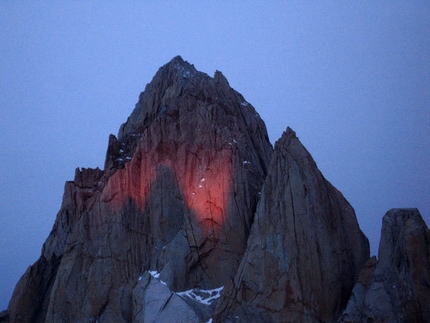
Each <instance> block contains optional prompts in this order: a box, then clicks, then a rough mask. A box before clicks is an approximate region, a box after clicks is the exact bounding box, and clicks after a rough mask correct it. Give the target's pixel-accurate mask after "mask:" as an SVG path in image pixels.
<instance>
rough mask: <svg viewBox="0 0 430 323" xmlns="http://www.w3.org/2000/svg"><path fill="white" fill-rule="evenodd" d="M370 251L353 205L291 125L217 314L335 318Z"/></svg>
mask: <svg viewBox="0 0 430 323" xmlns="http://www.w3.org/2000/svg"><path fill="white" fill-rule="evenodd" d="M368 258H369V244H368V240H367V238H366V237H365V236H364V234H363V233H362V232H361V230H360V228H359V226H358V223H357V220H356V216H355V212H354V210H353V208H352V207H351V205H350V204H349V203H348V202H347V201H346V199H345V198H344V197H343V196H342V194H341V193H340V192H339V191H338V190H336V189H335V188H334V187H333V186H332V185H331V184H330V183H329V182H328V181H327V180H325V179H324V177H323V176H322V174H321V173H320V171H319V170H318V169H317V166H316V164H315V162H314V160H313V159H312V157H311V155H310V154H309V153H308V151H307V150H306V149H305V148H304V147H303V146H302V144H301V143H300V141H299V140H298V139H297V137H296V135H295V133H294V132H293V131H292V130H291V129H289V128H288V129H287V131H286V132H285V133H284V134H283V136H282V138H281V139H280V140H279V141H278V142H277V143H276V145H275V150H274V152H273V155H272V160H271V164H270V167H269V172H268V175H267V178H266V181H265V183H264V186H263V191H262V197H261V200H260V202H259V204H258V207H257V212H256V216H255V220H254V224H253V227H252V231H251V235H250V237H249V241H248V246H247V250H246V252H245V255H244V257H243V260H242V262H241V265H240V267H239V269H238V273H237V275H236V277H235V279H234V280H233V281H231V283H230V284H229V285H228V287H227V288H226V290H225V292H224V296H223V297H222V299H221V301H220V303H219V304H218V307H217V313H216V320H215V321H217V322H333V321H335V319H336V318H337V317H338V316H339V315H340V314H341V311H342V310H343V309H344V307H345V305H346V302H347V300H348V297H349V294H350V292H351V290H352V288H353V285H354V283H355V281H356V279H357V277H358V273H359V270H360V269H361V267H362V265H363V264H364V262H365V261H366V260H367V259H368Z"/></svg>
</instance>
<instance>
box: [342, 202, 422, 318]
mask: <svg viewBox="0 0 430 323" xmlns="http://www.w3.org/2000/svg"><path fill="white" fill-rule="evenodd" d="M378 257H379V261H377V260H376V258H372V259H371V260H369V261H368V262H367V264H366V266H364V268H363V270H362V271H361V273H360V279H359V280H358V282H357V284H356V286H355V287H354V290H353V292H352V295H351V299H350V300H349V302H348V307H347V308H346V310H345V312H344V314H343V316H342V319H341V321H342V322H390V323H391V322H430V231H429V229H428V228H427V225H426V224H425V222H424V221H423V219H422V217H421V215H420V213H419V211H418V210H417V209H392V210H390V211H388V212H387V214H385V216H384V217H383V220H382V230H381V241H380V245H379V254H378Z"/></svg>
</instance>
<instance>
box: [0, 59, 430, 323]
mask: <svg viewBox="0 0 430 323" xmlns="http://www.w3.org/2000/svg"><path fill="white" fill-rule="evenodd" d="M425 232H427V231H425ZM426 234H427V233H426ZM427 236H428V234H427V235H426V237H427ZM397 237H398V235H394V238H392V239H391V240H387V241H388V242H387V243H385V244H384V245H397V240H396V239H397ZM413 237H414V233H411V238H410V239H412V240H413V239H414V238H413ZM420 239H421V240H420V246H421V247H420V248H421V249H419V250H418V251H417V254H418V255H419V254H420V253H421V252H424V251H423V250H427V249H426V247H425V246H427V248H428V243H427V242H426V241H429V240H428V239H427V240H425V239H424V240H423V238H422V237H421V238H420ZM384 241H385V240H384ZM413 241H415V240H413ZM426 243H427V244H426ZM411 244H412V245H413V243H411ZM382 249H384V250H388V249H389V247H383V248H382ZM402 250H403V249H402ZM396 252H397V251H396ZM396 254H398V257H399V259H402V257H403V255H404V253H403V252H400V251H399V252H397V253H396ZM411 254H412V253H411ZM380 257H381V256H380ZM417 257H418V256H414V258H413V259H414V261H415V260H416V259H418V258H419V257H418V258H417ZM396 259H397V258H396ZM423 259H427V260H423V262H422V263H419V264H417V265H416V266H415V267H413V268H414V269H413V271H406V274H405V275H406V276H405V275H404V276H402V278H401V279H403V280H402V281H408V279H409V278H407V277H409V276H410V273H414V274H413V275H415V276H414V277H418V276H416V275H418V274H416V273H422V272H426V270H428V268H429V267H425V266H427V265H428V258H423ZM372 261H373V263H372ZM374 261H375V260H374V258H371V259H370V260H369V244H368V241H367V238H366V237H365V236H364V234H363V233H362V232H361V230H360V228H359V224H358V222H357V219H356V216H355V213H354V210H353V208H352V206H351V205H350V204H349V203H348V202H347V201H346V199H345V198H344V197H343V195H342V194H341V193H340V192H339V191H338V190H336V188H334V187H333V186H332V185H331V184H330V183H329V182H328V181H327V180H326V179H325V178H324V177H323V175H322V174H321V172H320V171H319V170H318V168H317V165H316V163H315V161H314V160H313V159H312V157H311V155H310V154H309V152H308V151H307V150H306V149H305V148H304V146H303V145H302V144H301V143H300V141H299V139H298V138H297V136H296V134H295V133H294V131H292V130H291V129H289V128H287V130H286V132H285V133H284V134H283V136H282V138H280V139H279V140H278V141H277V142H276V144H275V148H274V149H273V147H272V145H271V143H270V141H269V139H268V135H267V130H266V126H265V124H264V122H263V121H262V119H261V118H260V116H259V114H258V113H257V112H256V110H255V109H254V107H253V106H252V105H251V104H250V103H249V102H247V101H246V100H245V98H244V97H243V96H242V95H241V94H240V93H238V92H236V91H235V90H234V89H232V88H231V87H230V85H229V83H228V81H227V79H226V78H225V77H224V76H223V74H222V73H221V72H219V71H216V72H215V74H214V76H213V77H210V76H208V75H207V74H205V73H202V72H199V71H197V70H196V69H195V67H194V66H193V65H191V64H189V63H188V62H186V61H184V60H183V59H182V58H181V57H179V56H178V57H175V58H173V59H172V60H171V61H170V62H169V63H167V64H166V65H164V66H162V67H161V68H160V69H159V70H158V72H157V73H156V75H155V76H154V78H153V79H152V81H151V82H150V83H149V84H148V85H147V86H146V88H145V90H144V92H142V93H141V94H140V96H139V100H138V102H137V104H136V106H135V108H134V110H133V111H132V113H131V115H130V117H129V118H128V119H127V120H126V122H125V123H124V124H122V125H121V127H120V129H119V132H118V135H117V136H114V135H110V136H109V141H108V148H107V153H106V159H105V163H104V169H103V170H100V169H98V168H97V169H90V168H88V169H85V168H83V169H76V171H75V178H74V180H73V181H69V182H66V184H65V189H64V195H63V201H62V205H61V208H60V210H59V212H58V214H57V217H56V220H55V223H54V226H53V229H52V231H51V233H50V234H49V236H48V238H47V240H46V242H45V243H44V245H43V249H42V254H41V256H40V258H39V259H38V260H37V261H36V262H35V263H34V264H33V265H32V266H30V267H29V268H28V269H27V271H26V272H25V273H24V275H23V276H22V277H21V279H20V280H19V282H18V283H17V285H16V288H15V291H14V293H13V295H12V298H11V301H10V303H9V306H8V309H7V310H6V311H4V312H2V313H0V322H34V323H39V322H100V323H101V322H115V323H121V322H136V323H137V322H335V321H337V320H340V319H345V320H346V319H350V318H352V321H354V320H355V316H354V315H360V313H365V312H366V311H367V309H365V308H364V306H363V304H362V303H360V302H358V303H357V301H356V300H357V299H364V298H365V296H363V295H365V294H366V293H368V290H367V289H366V288H367V287H366V288H364V289H363V288H361V287H360V286H362V285H363V276H366V272H368V271H369V268H373V267H372V266H374V265H373V264H374ZM408 261H409V260H408ZM426 261H427V262H426ZM380 263H384V264H385V265H384V266H385V267H384V268H392V266H393V263H391V262H389V261H383V260H382V258H381V259H380ZM395 264H397V262H396V263H395ZM426 264H427V265H426ZM401 268H403V267H401ZM408 268H409V267H408ZM417 268H418V269H417ZM360 270H361V273H360ZM371 270H372V269H370V271H371ZM384 270H385V269H384ZM402 270H403V269H402ZM363 271H364V274H363ZM403 272H405V271H404V270H403V271H402V273H403ZM369 275H370V274H369ZM369 275H368V276H369ZM366 277H367V276H366ZM405 277H406V278H405ZM425 277H427V276H425ZM426 279H427V278H426ZM420 284H421V283H420V282H418V283H417V284H415V285H414V286H421V287H419V288H418V287H417V288H418V289H419V292H416V293H414V294H412V296H411V298H408V299H407V300H408V302H409V300H410V299H417V298H418V297H420V298H421V297H427V298H428V296H429V294H428V289H426V288H424V287H422V284H421V285H420ZM425 284H427V283H425ZM425 284H424V286H426V285H425ZM354 286H355V287H354ZM366 286H367V285H366ZM360 288H361V289H360ZM414 288H415V287H414ZM358 289H359V290H358ZM357 295H361V296H360V297H361V298H359V297H358V296H357ZM366 295H367V294H366ZM387 302H388V300H386V299H384V303H383V304H381V306H385V305H386V304H388V303H387ZM390 304H394V303H390ZM408 304H409V303H408ZM417 304H418V305H419V306H418V307H416V309H417V311H424V310H423V309H422V307H423V306H424V305H427V303H425V302H422V301H420V302H418V303H417ZM378 306H379V305H378V304H377V303H375V306H374V308H376V307H378ZM420 306H421V307H420ZM357 313H358V314H357ZM366 313H367V312H366ZM372 313H373V312H372ZM423 313H427V312H425V311H424V312H423ZM366 315H367V314H366ZM372 315H373V316H371V315H370V314H369V315H368V317H376V316H375V315H376V314H374V313H373V314H372ZM350 321H351V320H350ZM350 321H348V322H350ZM424 321H425V320H424Z"/></svg>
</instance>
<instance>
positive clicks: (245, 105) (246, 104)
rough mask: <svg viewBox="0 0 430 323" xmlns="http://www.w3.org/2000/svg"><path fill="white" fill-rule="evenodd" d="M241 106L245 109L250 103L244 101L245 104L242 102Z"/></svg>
mask: <svg viewBox="0 0 430 323" xmlns="http://www.w3.org/2000/svg"><path fill="white" fill-rule="evenodd" d="M240 105H241V106H244V107H247V106H248V105H249V103H248V102H246V101H243V102H241V103H240Z"/></svg>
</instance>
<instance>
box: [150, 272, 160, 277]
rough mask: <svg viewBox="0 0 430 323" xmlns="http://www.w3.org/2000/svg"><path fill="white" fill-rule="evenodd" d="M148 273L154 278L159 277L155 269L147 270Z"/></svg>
mask: <svg viewBox="0 0 430 323" xmlns="http://www.w3.org/2000/svg"><path fill="white" fill-rule="evenodd" d="M148 273H149V274H150V275H151V276H152V277H154V278H159V277H160V273H159V272H158V271H156V270H149V271H148Z"/></svg>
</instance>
